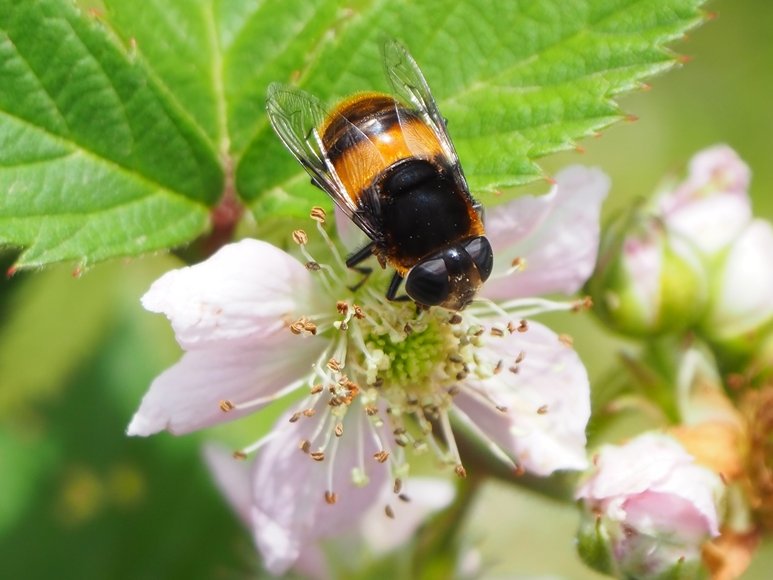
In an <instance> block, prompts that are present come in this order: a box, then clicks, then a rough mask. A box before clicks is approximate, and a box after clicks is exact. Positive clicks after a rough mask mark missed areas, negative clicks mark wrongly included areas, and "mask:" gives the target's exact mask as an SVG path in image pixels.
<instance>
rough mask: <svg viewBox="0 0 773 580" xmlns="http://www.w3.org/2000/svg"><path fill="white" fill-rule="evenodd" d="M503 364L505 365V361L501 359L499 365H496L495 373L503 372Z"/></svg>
mask: <svg viewBox="0 0 773 580" xmlns="http://www.w3.org/2000/svg"><path fill="white" fill-rule="evenodd" d="M503 366H505V362H504V361H503V360H501V359H500V360H499V362H497V366H495V367H494V374H495V375H498V374H499V373H501V372H502V367H503Z"/></svg>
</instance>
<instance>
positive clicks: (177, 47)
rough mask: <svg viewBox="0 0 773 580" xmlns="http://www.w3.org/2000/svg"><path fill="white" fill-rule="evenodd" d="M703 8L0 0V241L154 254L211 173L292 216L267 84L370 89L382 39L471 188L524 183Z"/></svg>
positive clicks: (184, 238) (380, 85)
mask: <svg viewBox="0 0 773 580" xmlns="http://www.w3.org/2000/svg"><path fill="white" fill-rule="evenodd" d="M702 3H703V0H521V1H519V2H512V3H508V4H507V6H506V7H503V6H502V4H501V3H496V2H494V0H477V1H473V0H462V1H457V0H424V1H422V2H410V1H409V0H395V1H393V2H383V1H381V2H376V1H373V0H354V1H353V2H347V3H343V2H339V1H335V0H244V1H240V2H222V1H219V0H148V1H146V2H127V1H125V0H103V4H104V7H105V10H104V11H100V10H99V9H97V10H96V11H95V14H96V16H91V15H88V14H83V13H79V12H77V11H76V10H75V9H74V8H73V7H71V5H70V4H69V2H68V0H39V1H36V2H28V1H24V0H0V62H1V63H2V65H0V195H1V196H2V197H0V244H3V243H4V244H11V245H16V246H22V247H27V250H26V251H25V252H24V253H23V254H22V256H21V259H20V262H19V264H20V265H22V266H30V265H40V264H44V263H48V262H52V261H56V260H67V259H77V260H81V261H83V262H86V263H89V262H93V261H96V260H99V259H104V258H108V257H113V256H121V255H135V254H138V253H142V252H147V251H149V250H154V249H159V248H168V247H172V246H175V245H179V244H183V243H186V242H189V241H190V240H192V239H193V238H194V237H196V236H197V235H199V234H201V233H202V232H203V231H204V230H205V229H206V227H207V224H208V209H209V207H211V206H212V205H214V204H215V203H216V201H217V200H218V199H219V198H220V196H221V194H222V193H223V191H224V189H223V187H224V183H227V184H229V185H230V184H233V185H234V188H235V191H236V194H237V195H238V196H239V197H240V198H241V200H242V201H244V202H245V203H246V204H247V205H248V206H249V207H250V208H251V209H252V210H253V211H254V212H255V214H256V215H257V216H258V217H259V218H263V217H265V216H266V215H269V214H271V215H285V216H288V215H289V216H295V215H297V216H300V215H305V214H306V213H307V212H308V208H309V206H310V205H312V204H315V203H324V202H325V201H326V199H325V196H324V194H322V193H320V192H319V191H317V190H315V189H314V188H312V187H311V186H310V185H309V183H308V178H307V176H306V175H305V174H304V173H303V171H302V170H301V168H300V167H299V165H298V164H297V163H296V162H295V160H294V159H293V158H292V157H291V156H290V155H289V153H288V152H287V151H286V150H285V149H284V147H283V146H282V144H281V143H280V142H279V140H278V139H277V138H276V136H275V135H274V134H273V132H272V130H271V128H270V126H269V124H268V122H267V119H266V115H265V92H266V87H267V85H268V84H269V83H270V82H272V81H284V82H291V83H294V84H297V85H299V86H301V87H303V88H305V89H306V90H308V91H310V92H312V93H314V94H316V95H318V96H319V97H321V98H323V99H325V100H326V101H328V102H329V103H330V104H333V103H334V102H335V101H336V100H338V99H340V98H342V97H344V96H346V95H348V94H350V93H352V92H355V91H361V90H387V89H388V87H387V82H386V79H385V77H384V73H383V67H382V65H381V57H380V54H379V47H380V45H381V44H382V42H383V39H384V38H386V37H391V36H397V37H399V38H400V39H401V40H403V41H404V42H405V44H406V45H407V46H408V48H409V49H410V50H411V52H412V53H413V55H414V57H415V58H416V60H417V61H418V63H419V65H420V66H421V67H422V69H423V71H424V73H425V75H426V76H427V79H428V81H429V83H430V85H431V87H432V89H433V92H434V94H435V97H436V98H437V100H438V104H439V106H440V109H441V111H442V112H443V114H444V115H445V116H446V117H447V118H448V119H449V121H450V132H451V135H452V137H453V138H454V141H455V143H456V146H457V149H458V151H459V155H460V157H461V160H462V164H463V166H464V168H465V172H466V174H467V176H468V179H469V181H470V183H471V185H472V187H473V189H474V191H475V192H476V193H477V194H481V193H482V192H492V191H495V190H498V189H500V188H505V187H509V186H514V185H518V184H522V183H525V182H528V181H531V180H534V179H537V178H540V177H541V176H542V171H541V170H540V168H539V167H538V166H537V165H536V164H535V161H534V160H535V159H537V158H539V157H540V156H543V155H546V154H548V153H552V152H555V151H560V150H563V149H567V148H572V147H575V143H576V141H577V140H578V139H580V138H582V137H585V136H587V135H592V134H594V133H595V132H596V131H598V130H600V129H601V128H603V127H606V126H607V125H609V124H610V123H612V122H614V121H616V120H619V119H621V118H623V114H622V113H621V111H620V110H619V108H618V106H617V104H616V103H615V102H614V100H613V97H615V96H617V95H618V94H620V93H622V92H624V91H629V90H632V89H636V88H637V87H639V86H640V83H641V81H642V80H643V79H644V78H647V77H649V76H651V75H653V74H656V73H659V72H662V71H664V70H666V69H668V68H670V67H672V66H673V65H674V64H675V63H676V62H677V60H676V58H675V57H674V55H673V54H671V53H670V52H668V51H667V49H666V48H665V47H666V45H667V44H668V43H669V42H671V41H673V40H675V39H677V38H679V37H680V36H681V35H682V34H683V33H684V32H685V31H686V30H688V29H689V28H691V27H693V26H695V25H696V24H698V23H699V22H700V20H701V13H700V10H699V7H700V6H701V4H702ZM223 174H226V175H227V176H228V179H225V181H224V178H223ZM232 177H233V179H231V178H232ZM481 198H482V200H483V201H484V202H488V203H491V202H493V200H494V196H493V195H485V193H484V195H483V196H481Z"/></svg>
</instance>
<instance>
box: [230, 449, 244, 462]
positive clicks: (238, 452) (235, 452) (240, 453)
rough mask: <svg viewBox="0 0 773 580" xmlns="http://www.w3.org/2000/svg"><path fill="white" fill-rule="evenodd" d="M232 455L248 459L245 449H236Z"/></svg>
mask: <svg viewBox="0 0 773 580" xmlns="http://www.w3.org/2000/svg"><path fill="white" fill-rule="evenodd" d="M232 455H233V458H234V459H238V460H239V461H244V460H245V459H247V454H246V453H245V452H244V451H234V452H233V454H232Z"/></svg>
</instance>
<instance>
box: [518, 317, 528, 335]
mask: <svg viewBox="0 0 773 580" xmlns="http://www.w3.org/2000/svg"><path fill="white" fill-rule="evenodd" d="M517 330H518V332H526V331H527V330H529V323H528V322H526V321H525V320H521V321H520V322H519V323H518V328H517Z"/></svg>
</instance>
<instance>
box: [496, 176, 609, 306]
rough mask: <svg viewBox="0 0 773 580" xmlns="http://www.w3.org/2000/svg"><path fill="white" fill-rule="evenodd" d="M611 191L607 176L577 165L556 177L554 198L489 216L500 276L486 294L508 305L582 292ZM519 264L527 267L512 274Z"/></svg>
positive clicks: (528, 200)
mask: <svg viewBox="0 0 773 580" xmlns="http://www.w3.org/2000/svg"><path fill="white" fill-rule="evenodd" d="M609 187H610V180H609V177H607V175H606V174H605V173H603V172H602V171H601V170H599V169H594V168H587V167H583V166H580V165H576V166H571V167H567V168H566V169H564V170H562V171H561V172H559V173H558V174H557V175H556V184H555V185H554V186H553V188H552V190H551V191H550V193H548V194H546V195H543V196H540V197H534V196H525V197H521V198H519V199H516V200H515V201H513V202H510V203H508V204H506V205H502V206H497V207H495V208H494V209H492V210H491V211H489V212H488V214H487V220H486V236H487V237H488V238H489V241H490V242H491V246H492V248H493V250H494V272H493V273H492V276H491V278H490V279H489V280H488V282H486V285H485V286H484V288H483V290H482V292H481V294H482V295H483V296H486V297H488V298H493V299H503V300H506V299H511V298H523V297H529V296H539V295H541V294H546V293H551V292H560V293H563V294H573V293H574V292H576V291H577V290H578V289H579V288H580V287H581V286H582V285H583V284H584V283H585V281H586V280H587V279H588V277H589V276H590V275H591V273H592V272H593V267H594V265H595V263H596V255H597V253H598V243H599V230H600V224H599V220H600V213H601V203H602V201H603V200H604V198H605V197H606V195H607V192H608V191H609ZM516 258H520V259H521V261H522V263H523V264H524V267H523V268H522V269H518V270H516V271H514V272H510V273H508V272H509V271H510V270H511V269H512V268H511V267H512V264H513V261H514V260H515V259H516Z"/></svg>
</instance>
